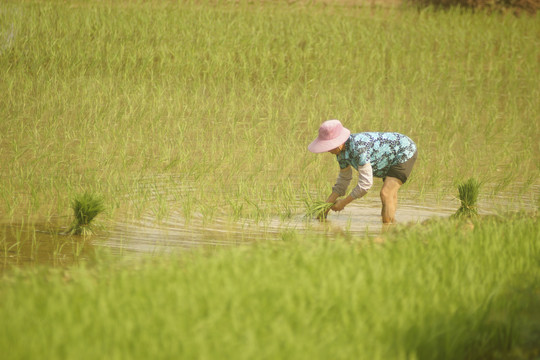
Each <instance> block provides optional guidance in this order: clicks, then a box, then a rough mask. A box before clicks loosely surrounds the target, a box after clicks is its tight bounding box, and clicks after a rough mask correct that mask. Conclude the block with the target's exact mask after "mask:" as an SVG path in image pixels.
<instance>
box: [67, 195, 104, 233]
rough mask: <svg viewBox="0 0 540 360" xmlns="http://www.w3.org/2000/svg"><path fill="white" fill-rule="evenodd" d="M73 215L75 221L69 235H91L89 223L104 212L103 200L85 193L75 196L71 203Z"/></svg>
mask: <svg viewBox="0 0 540 360" xmlns="http://www.w3.org/2000/svg"><path fill="white" fill-rule="evenodd" d="M71 208H72V209H73V215H74V216H75V220H74V222H73V224H72V226H71V229H70V231H69V232H70V234H72V235H84V236H88V235H92V234H93V231H92V226H91V222H92V220H94V218H95V217H96V216H98V215H99V214H100V213H101V212H103V211H104V210H105V206H104V205H103V199H102V198H101V197H99V196H97V195H94V194H92V193H89V192H85V193H84V194H82V195H77V197H75V199H74V200H73V201H72V202H71Z"/></svg>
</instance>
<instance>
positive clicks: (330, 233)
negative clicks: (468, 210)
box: [101, 188, 540, 253]
mask: <svg viewBox="0 0 540 360" xmlns="http://www.w3.org/2000/svg"><path fill="white" fill-rule="evenodd" d="M539 190H540V188H536V189H535V191H534V192H533V195H532V196H530V197H527V196H521V197H520V196H517V195H516V194H511V193H508V194H506V195H504V196H498V197H492V198H490V199H484V200H483V199H480V200H479V213H480V214H481V215H488V214H497V213H504V212H508V211H518V210H525V211H531V210H535V209H536V200H535V199H534V197H535V196H536V195H534V194H538V193H539V192H540V191H539ZM401 195H402V196H401V198H400V203H399V205H398V211H397V213H396V219H397V221H398V222H399V223H421V222H423V221H425V220H428V219H431V218H444V217H449V216H451V215H452V214H454V213H455V212H456V210H457V209H458V207H459V201H458V200H457V199H456V198H453V197H449V198H447V199H442V200H441V199H439V200H435V199H434V198H430V197H429V196H426V195H424V196H423V200H422V201H418V200H417V199H418V198H419V196H418V194H417V193H414V192H413V191H411V190H407V191H406V192H404V193H403V194H401ZM294 205H295V206H296V207H297V208H302V209H303V208H304V204H303V203H301V202H298V203H297V204H294ZM380 211H381V204H380V200H379V198H378V197H377V196H376V195H374V194H370V196H367V197H366V198H363V199H361V200H358V201H356V202H353V203H351V204H350V205H349V206H347V208H346V209H345V210H344V211H342V212H340V213H335V212H331V213H330V214H329V216H328V219H327V221H326V222H319V221H318V220H316V219H306V218H305V217H304V216H302V215H298V216H296V217H293V218H291V219H288V220H285V221H284V220H281V219H278V218H276V219H272V220H270V221H267V222H264V223H254V222H251V221H247V220H244V221H239V222H231V221H229V220H227V219H219V218H217V219H215V220H214V221H213V222H212V223H208V222H205V221H203V218H202V216H200V215H199V216H197V215H195V216H194V217H193V218H192V219H191V220H190V221H189V222H188V223H186V222H185V221H184V219H183V218H182V216H181V214H180V212H178V213H172V214H170V216H169V217H168V219H167V220H165V221H161V222H158V221H157V219H156V217H155V216H153V215H146V216H142V217H141V219H140V220H137V221H132V222H119V223H116V224H115V225H114V226H112V227H111V228H109V229H108V231H107V232H106V234H103V235H102V236H101V240H102V241H101V243H102V244H104V246H106V247H108V248H110V249H113V250H114V251H115V252H120V253H125V252H128V253H133V252H134V253H136V252H144V253H148V252H169V251H174V250H176V249H184V248H191V247H200V246H211V247H212V246H222V245H231V244H240V243H246V242H249V241H260V240H277V239H280V238H281V237H282V236H283V234H284V233H286V232H290V231H291V230H292V231H296V232H298V233H299V234H303V233H309V234H318V235H321V236H325V237H327V238H336V237H339V236H344V235H346V236H351V235H352V236H369V237H377V236H378V235H380V234H381V232H382V231H383V230H384V229H383V227H382V224H381V217H380Z"/></svg>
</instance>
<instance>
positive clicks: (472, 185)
mask: <svg viewBox="0 0 540 360" xmlns="http://www.w3.org/2000/svg"><path fill="white" fill-rule="evenodd" d="M479 190H480V182H478V180H476V179H474V178H470V179H469V180H467V181H466V182H464V183H461V184H459V185H458V192H459V201H460V202H461V206H460V207H459V209H458V210H457V212H456V213H455V216H456V217H472V216H476V215H478V209H477V206H476V203H477V201H478V192H479Z"/></svg>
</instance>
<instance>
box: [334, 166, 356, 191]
mask: <svg viewBox="0 0 540 360" xmlns="http://www.w3.org/2000/svg"><path fill="white" fill-rule="evenodd" d="M351 179H352V167H351V166H347V167H346V168H345V169H341V170H340V172H339V175H338V178H337V180H336V184H335V185H334V186H333V187H332V191H333V192H335V193H336V194H338V195H339V196H343V195H345V192H346V191H347V188H348V187H349V184H350V183H351Z"/></svg>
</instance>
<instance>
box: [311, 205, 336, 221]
mask: <svg viewBox="0 0 540 360" xmlns="http://www.w3.org/2000/svg"><path fill="white" fill-rule="evenodd" d="M306 206H307V211H306V216H307V217H315V218H317V219H319V220H324V219H326V216H327V215H328V211H330V208H331V207H332V206H334V203H329V202H326V201H322V200H316V201H313V202H311V203H308V202H306Z"/></svg>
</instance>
